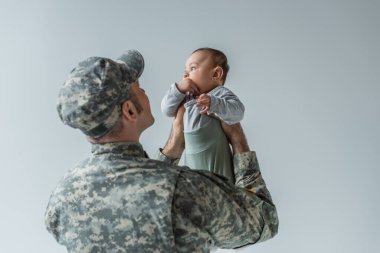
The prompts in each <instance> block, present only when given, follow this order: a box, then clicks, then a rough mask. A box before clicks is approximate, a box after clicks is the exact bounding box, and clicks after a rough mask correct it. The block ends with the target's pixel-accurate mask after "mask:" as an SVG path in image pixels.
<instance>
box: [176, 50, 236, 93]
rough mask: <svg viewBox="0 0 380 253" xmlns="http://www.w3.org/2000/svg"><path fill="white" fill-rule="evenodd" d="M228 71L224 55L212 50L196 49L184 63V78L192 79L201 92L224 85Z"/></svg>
mask: <svg viewBox="0 0 380 253" xmlns="http://www.w3.org/2000/svg"><path fill="white" fill-rule="evenodd" d="M228 70H229V66H228V61H227V57H226V55H225V54H224V53H223V52H221V51H219V50H216V49H213V48H208V47H204V48H198V49H196V50H195V51H194V52H193V53H192V54H191V55H190V57H189V58H188V59H187V61H186V69H185V72H184V78H187V77H188V78H190V79H192V80H193V81H194V82H195V84H196V85H197V86H198V87H199V89H200V90H201V93H206V92H209V91H210V90H212V89H214V88H216V87H217V86H221V85H224V83H225V81H226V78H227V73H228Z"/></svg>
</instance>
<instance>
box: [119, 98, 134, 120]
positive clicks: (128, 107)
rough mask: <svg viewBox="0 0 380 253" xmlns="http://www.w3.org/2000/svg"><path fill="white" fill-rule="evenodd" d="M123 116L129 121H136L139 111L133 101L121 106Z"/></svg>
mask: <svg viewBox="0 0 380 253" xmlns="http://www.w3.org/2000/svg"><path fill="white" fill-rule="evenodd" d="M121 114H122V116H123V117H125V118H126V119H127V120H128V121H136V119H137V110H136V107H135V105H134V104H133V103H132V101H131V100H127V101H125V102H124V103H123V104H122V105H121Z"/></svg>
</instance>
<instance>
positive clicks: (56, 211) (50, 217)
mask: <svg viewBox="0 0 380 253" xmlns="http://www.w3.org/2000/svg"><path fill="white" fill-rule="evenodd" d="M62 210H63V206H62V204H61V203H60V202H59V201H58V198H56V196H54V195H52V196H51V197H50V201H49V204H48V206H47V208H46V211H45V226H46V229H47V230H48V231H49V233H50V234H52V235H53V237H54V239H55V240H56V241H57V242H58V243H60V244H63V245H65V244H66V243H65V240H64V237H63V236H62V235H63V234H64V233H65V227H64V224H62V223H63V222H62V217H61V216H62V215H61V213H62Z"/></svg>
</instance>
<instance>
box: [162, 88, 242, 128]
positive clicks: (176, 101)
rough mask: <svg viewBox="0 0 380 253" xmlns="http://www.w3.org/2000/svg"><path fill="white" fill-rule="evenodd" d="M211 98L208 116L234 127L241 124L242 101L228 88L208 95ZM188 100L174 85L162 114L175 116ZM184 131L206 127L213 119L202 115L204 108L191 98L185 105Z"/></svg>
mask: <svg viewBox="0 0 380 253" xmlns="http://www.w3.org/2000/svg"><path fill="white" fill-rule="evenodd" d="M207 95H209V96H210V97H211V102H210V108H209V112H208V114H209V115H210V114H213V115H214V116H216V117H217V118H219V119H220V120H223V121H224V122H225V123H226V124H229V125H232V124H235V123H238V122H240V121H241V120H242V119H243V116H244V109H245V108H244V105H243V103H242V102H241V101H240V99H239V98H238V97H237V96H236V95H235V94H234V93H233V92H232V91H230V90H229V89H228V88H226V87H224V86H218V87H216V88H215V89H213V90H211V91H210V92H208V93H207ZM184 99H186V94H184V93H182V92H180V91H179V90H178V88H177V85H176V84H175V83H173V84H172V85H171V86H170V88H169V90H168V92H167V93H166V95H165V97H164V98H163V99H162V102H161V110H162V112H163V113H164V114H165V115H167V116H169V117H173V116H175V114H176V112H177V109H178V106H179V105H180V104H181V103H182V101H184ZM184 106H185V108H186V111H185V114H184V118H183V120H184V131H185V132H191V131H194V130H197V129H199V128H201V127H202V126H205V125H206V124H207V123H208V122H209V121H210V120H211V118H210V117H209V116H207V115H205V114H200V111H201V110H202V108H200V107H197V106H196V100H195V99H194V98H190V99H189V101H187V102H186V103H185V105H184Z"/></svg>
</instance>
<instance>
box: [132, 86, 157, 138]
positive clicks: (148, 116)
mask: <svg viewBox="0 0 380 253" xmlns="http://www.w3.org/2000/svg"><path fill="white" fill-rule="evenodd" d="M131 89H132V90H133V92H134V94H135V96H136V98H137V100H138V101H139V103H140V105H141V107H142V111H141V112H140V113H139V115H138V116H139V121H138V125H139V127H140V128H141V131H143V130H144V129H146V128H148V127H150V126H151V125H153V123H154V117H153V115H152V111H151V108H150V102H149V98H148V96H147V95H146V94H145V90H144V89H142V88H141V87H140V84H139V82H138V81H136V82H134V83H133V84H132V86H131Z"/></svg>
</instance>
